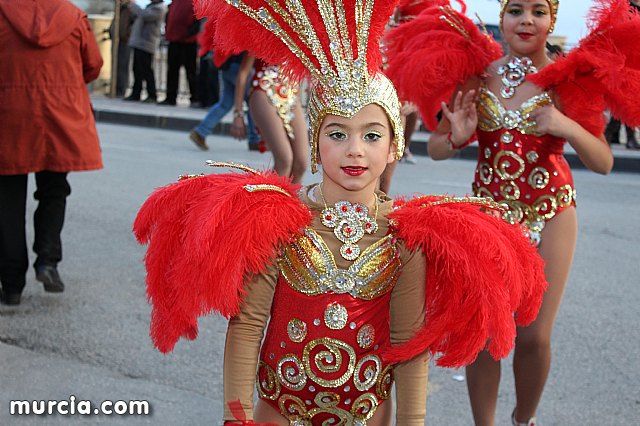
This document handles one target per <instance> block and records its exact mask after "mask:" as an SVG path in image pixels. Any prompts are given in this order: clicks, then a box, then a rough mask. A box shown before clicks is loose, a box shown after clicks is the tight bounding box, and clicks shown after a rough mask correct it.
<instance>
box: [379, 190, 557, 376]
mask: <svg viewBox="0 0 640 426" xmlns="http://www.w3.org/2000/svg"><path fill="white" fill-rule="evenodd" d="M439 200H442V198H441V197H434V196H430V197H420V198H416V199H413V200H411V201H409V202H407V203H405V204H404V205H402V207H401V208H399V209H397V210H396V211H394V212H393V213H392V214H391V215H389V218H390V219H391V220H392V222H393V223H395V225H394V227H395V232H396V235H398V237H399V238H401V239H402V240H404V242H405V243H406V245H407V247H408V248H409V249H411V250H418V249H419V250H422V252H423V253H424V255H425V256H426V260H427V276H426V301H425V308H426V309H425V311H426V317H425V323H424V326H423V328H422V329H421V330H419V331H418V332H417V334H416V335H415V336H414V337H413V338H412V339H411V340H410V341H408V342H407V343H404V344H402V345H400V346H396V347H394V348H392V349H391V350H390V351H389V352H387V353H386V354H384V357H385V359H387V360H389V361H390V362H393V363H397V362H403V361H406V360H408V359H411V358H413V357H415V356H417V355H419V354H421V353H423V352H424V351H425V350H428V351H429V352H430V353H431V354H432V355H437V354H440V357H439V359H438V360H437V363H438V365H441V366H444V367H461V366H464V365H468V364H470V363H472V362H473V361H474V360H475V358H476V356H477V354H478V353H479V352H480V351H482V350H483V349H485V348H487V349H488V351H489V352H490V353H491V354H492V356H493V357H495V358H496V359H498V358H504V357H506V356H507V355H508V354H509V352H510V351H511V349H512V347H513V344H514V341H515V337H516V325H521V326H524V325H528V324H530V323H531V322H532V321H533V320H534V319H535V318H536V316H537V314H538V310H539V309H540V305H541V303H542V297H543V293H544V291H545V289H546V286H547V284H546V280H545V277H544V265H543V261H542V258H541V257H540V256H539V255H538V253H537V251H536V250H535V249H534V248H533V247H532V246H531V245H530V244H529V241H528V239H527V238H525V237H524V236H523V234H522V232H521V231H520V228H519V227H518V226H514V225H510V224H507V223H506V222H504V221H503V220H502V219H500V218H498V217H496V216H495V214H488V213H487V212H486V211H482V210H481V208H480V206H479V205H478V204H476V203H469V202H463V203H460V202H445V203H443V204H435V205H434V204H432V203H434V202H438V201H439ZM440 202H441V201H440ZM484 209H486V207H484ZM514 313H515V314H516V316H515V321H514ZM487 343H488V345H487Z"/></svg>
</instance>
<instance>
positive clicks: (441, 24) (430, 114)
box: [383, 0, 502, 130]
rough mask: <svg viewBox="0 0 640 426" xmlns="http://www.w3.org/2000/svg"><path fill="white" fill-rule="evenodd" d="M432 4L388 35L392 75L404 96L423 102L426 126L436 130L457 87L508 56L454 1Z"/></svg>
mask: <svg viewBox="0 0 640 426" xmlns="http://www.w3.org/2000/svg"><path fill="white" fill-rule="evenodd" d="M427 3H429V7H426V8H425V9H424V10H423V11H422V12H421V13H420V14H419V15H418V16H416V17H415V19H413V20H410V21H407V22H404V23H402V24H400V25H399V26H398V27H397V28H394V29H392V30H391V31H389V33H388V34H387V35H386V36H385V37H384V40H383V43H384V45H385V49H386V50H385V53H386V56H387V62H388V67H387V68H386V69H385V74H386V75H387V76H388V77H389V78H390V79H391V81H392V82H393V84H394V85H395V86H396V89H397V90H398V96H399V97H400V99H402V100H406V101H411V102H413V103H414V104H416V105H417V106H418V108H419V109H420V113H421V114H422V119H423V120H424V122H425V125H426V126H427V128H429V129H430V130H435V128H436V125H437V120H436V115H437V114H438V112H439V111H440V103H441V102H449V99H450V98H451V96H452V95H453V92H454V91H455V89H456V86H458V85H460V84H463V83H464V82H465V81H467V80H468V79H469V78H471V77H473V76H479V75H481V74H482V73H483V72H484V71H485V69H486V68H487V66H489V64H490V63H491V62H493V61H494V60H496V59H498V58H500V57H501V56H502V49H501V47H500V45H499V44H498V43H497V42H496V41H495V40H494V39H493V37H492V36H491V35H489V34H486V33H484V32H482V31H480V29H479V28H478V27H477V26H476V24H475V23H474V22H473V21H472V20H471V19H469V18H468V17H467V16H465V11H466V6H465V4H464V2H462V1H460V0H459V1H458V3H460V4H461V6H462V11H461V12H458V11H456V10H454V9H453V8H452V7H451V6H450V5H449V1H448V0H437V1H433V2H427Z"/></svg>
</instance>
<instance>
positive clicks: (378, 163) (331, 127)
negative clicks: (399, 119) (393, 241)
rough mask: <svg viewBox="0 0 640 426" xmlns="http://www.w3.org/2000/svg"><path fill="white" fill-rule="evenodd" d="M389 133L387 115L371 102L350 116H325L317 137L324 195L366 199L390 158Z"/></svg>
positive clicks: (390, 160)
mask: <svg viewBox="0 0 640 426" xmlns="http://www.w3.org/2000/svg"><path fill="white" fill-rule="evenodd" d="M392 135H393V129H392V128H391V124H390V122H389V119H388V117H387V114H386V113H385V112H384V110H383V109H382V108H381V107H380V106H378V105H375V104H369V105H367V106H365V107H364V108H362V109H361V110H360V111H358V113H357V114H356V115H354V116H353V117H352V118H343V117H339V116H336V115H331V114H329V115H327V116H326V117H325V119H324V120H323V121H322V125H321V126H320V136H319V138H318V145H319V147H318V148H319V152H320V163H321V164H322V173H323V180H324V184H323V187H324V192H325V195H326V196H327V197H328V198H331V199H332V200H333V201H334V202H335V201H338V200H339V199H347V200H348V201H352V202H369V200H370V199H371V196H372V194H373V193H374V191H375V189H376V186H377V183H378V179H379V178H380V175H381V174H382V172H383V171H384V169H385V168H386V167H387V164H389V163H391V162H393V161H394V144H393V143H392V137H393V136H392ZM330 193H331V195H329V194H330ZM367 197H368V198H367Z"/></svg>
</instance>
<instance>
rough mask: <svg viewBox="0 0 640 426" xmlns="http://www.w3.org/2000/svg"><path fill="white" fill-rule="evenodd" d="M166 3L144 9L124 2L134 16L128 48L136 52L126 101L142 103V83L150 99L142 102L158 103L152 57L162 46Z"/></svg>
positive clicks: (159, 1) (157, 2)
mask: <svg viewBox="0 0 640 426" xmlns="http://www.w3.org/2000/svg"><path fill="white" fill-rule="evenodd" d="M162 1H163V0H151V2H150V3H149V4H148V5H147V6H146V7H145V8H144V9H142V8H141V7H140V6H138V5H137V4H136V2H135V0H123V2H124V3H128V4H129V5H130V7H131V13H132V14H133V16H135V21H134V22H133V28H131V38H129V46H131V48H132V49H133V88H132V90H131V94H129V96H127V97H126V98H124V100H125V101H139V100H140V97H141V95H142V83H145V84H146V89H147V97H146V98H145V99H144V101H143V102H145V103H156V101H157V99H158V94H157V92H156V78H155V74H154V72H153V56H154V54H155V52H156V50H157V49H158V46H159V45H160V29H161V27H162V24H163V23H164V16H165V13H166V12H167V7H166V6H165V5H164V4H163V2H162Z"/></svg>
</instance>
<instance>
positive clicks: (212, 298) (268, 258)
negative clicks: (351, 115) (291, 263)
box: [133, 163, 311, 352]
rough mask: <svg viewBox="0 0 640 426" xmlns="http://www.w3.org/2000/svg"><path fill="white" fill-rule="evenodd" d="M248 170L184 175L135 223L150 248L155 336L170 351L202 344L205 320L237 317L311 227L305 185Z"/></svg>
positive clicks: (157, 193) (143, 210) (153, 197)
mask: <svg viewBox="0 0 640 426" xmlns="http://www.w3.org/2000/svg"><path fill="white" fill-rule="evenodd" d="M210 164H211V165H213V166H229V165H231V166H235V165H232V164H230V163H210ZM240 167H241V168H242V169H243V170H245V171H246V172H247V173H242V174H240V173H227V174H212V175H206V176H205V175H198V176H186V177H181V180H180V181H178V182H177V183H174V184H171V185H168V186H165V187H162V188H159V189H157V190H156V191H155V192H154V193H153V194H151V196H150V197H149V198H148V199H147V201H146V202H145V203H144V204H143V205H142V207H141V208H140V211H139V212H138V215H137V217H136V219H135V222H134V224H133V232H134V233H135V236H136V238H137V240H138V242H140V243H141V244H148V245H149V247H148V249H147V254H146V256H145V265H146V269H147V279H146V282H147V296H148V298H149V300H150V301H151V303H152V305H153V309H152V313H151V337H152V340H153V343H154V345H155V346H156V347H157V348H158V349H159V350H160V351H162V352H169V351H171V350H172V349H173V347H174V345H175V344H176V342H177V341H178V339H180V337H185V338H187V339H191V340H193V339H195V338H196V337H197V334H198V323H197V319H198V317H199V316H203V315H206V314H209V313H211V312H216V313H219V314H221V315H223V316H225V317H227V318H228V317H231V316H233V315H235V314H237V313H238V311H239V308H240V303H241V301H242V296H243V294H244V284H245V281H246V279H247V278H248V277H250V276H252V275H254V274H257V273H259V272H263V271H265V270H266V269H267V267H268V265H269V264H270V262H272V261H273V260H274V259H275V258H276V256H277V252H278V249H279V248H280V247H281V246H283V245H285V244H286V243H287V242H289V241H290V240H291V239H293V238H294V237H295V236H296V235H297V233H298V232H300V230H301V229H302V228H304V227H305V226H307V225H308V224H310V223H311V212H310V211H309V209H308V208H307V207H306V206H305V205H304V204H303V203H302V202H301V201H300V200H299V198H298V191H299V190H300V186H299V185H294V184H292V183H291V182H290V181H289V180H288V179H287V178H284V177H280V176H278V175H276V174H275V173H273V172H257V171H255V170H252V169H249V168H248V167H243V166H240Z"/></svg>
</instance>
